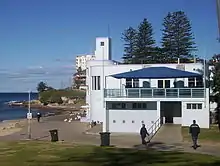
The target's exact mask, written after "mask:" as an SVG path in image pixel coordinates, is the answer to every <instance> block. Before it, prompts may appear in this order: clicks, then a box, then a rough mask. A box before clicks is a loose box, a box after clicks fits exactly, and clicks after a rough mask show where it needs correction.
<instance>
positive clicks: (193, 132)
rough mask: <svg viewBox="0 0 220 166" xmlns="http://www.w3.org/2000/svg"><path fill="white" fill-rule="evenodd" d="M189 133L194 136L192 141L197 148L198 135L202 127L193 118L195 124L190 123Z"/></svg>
mask: <svg viewBox="0 0 220 166" xmlns="http://www.w3.org/2000/svg"><path fill="white" fill-rule="evenodd" d="M189 133H190V134H191V136H192V141H193V146H192V147H193V148H194V149H197V147H198V144H197V141H198V136H199V133H200V127H199V125H198V124H196V120H193V124H191V125H190V127H189Z"/></svg>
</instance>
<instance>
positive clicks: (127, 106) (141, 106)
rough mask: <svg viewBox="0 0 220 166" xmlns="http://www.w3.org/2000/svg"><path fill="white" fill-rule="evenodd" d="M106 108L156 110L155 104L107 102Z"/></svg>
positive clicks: (150, 102)
mask: <svg viewBox="0 0 220 166" xmlns="http://www.w3.org/2000/svg"><path fill="white" fill-rule="evenodd" d="M106 108H107V109H112V110H120V109H122V110H157V102H154V101H148V102H107V103H106Z"/></svg>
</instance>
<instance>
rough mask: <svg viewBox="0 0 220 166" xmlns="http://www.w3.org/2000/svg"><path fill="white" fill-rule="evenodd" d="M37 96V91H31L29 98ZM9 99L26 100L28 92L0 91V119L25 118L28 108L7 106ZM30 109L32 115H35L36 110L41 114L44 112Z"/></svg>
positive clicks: (32, 98)
mask: <svg viewBox="0 0 220 166" xmlns="http://www.w3.org/2000/svg"><path fill="white" fill-rule="evenodd" d="M37 98H38V94H37V93H31V100H34V99H37ZM10 101H28V93H0V121H3V120H14V119H21V118H26V116H27V112H28V109H27V108H22V107H11V106H8V104H7V102H10ZM31 111H32V113H33V116H36V113H37V112H38V111H39V112H41V113H42V114H45V113H46V112H45V111H40V110H37V109H32V110H31Z"/></svg>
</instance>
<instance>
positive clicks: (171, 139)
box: [0, 118, 220, 156]
mask: <svg viewBox="0 0 220 166" xmlns="http://www.w3.org/2000/svg"><path fill="white" fill-rule="evenodd" d="M31 129H32V132H31V133H32V139H33V140H48V141H50V135H49V130H52V129H58V132H59V139H60V140H63V141H67V142H75V143H80V144H90V145H100V136H99V135H89V134H85V133H83V131H86V129H88V124H86V123H80V122H78V121H74V122H71V123H68V122H63V120H62V118H61V119H53V118H51V119H50V120H49V121H48V120H46V121H44V122H41V123H33V124H32V127H31ZM27 131H28V130H27V127H25V128H23V129H22V130H21V131H20V132H17V133H14V134H12V135H8V136H2V137H0V141H17V140H24V139H27V138H28V136H27ZM181 139H182V138H181V133H180V126H167V125H165V126H163V127H162V128H161V129H160V131H158V133H157V135H156V136H155V138H154V139H153V140H152V141H151V143H150V144H149V147H150V148H154V149H157V150H178V151H186V152H199V153H205V154H211V155H216V156H220V147H211V146H202V147H200V148H198V150H196V151H195V150H193V149H192V148H191V146H190V144H183V143H182V142H181ZM140 142H141V140H140V137H139V135H128V134H125V135H112V136H111V145H115V146H117V147H123V148H137V149H143V148H145V147H143V146H141V145H140Z"/></svg>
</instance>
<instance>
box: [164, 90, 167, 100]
mask: <svg viewBox="0 0 220 166" xmlns="http://www.w3.org/2000/svg"><path fill="white" fill-rule="evenodd" d="M164 96H165V98H166V97H167V88H164Z"/></svg>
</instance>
